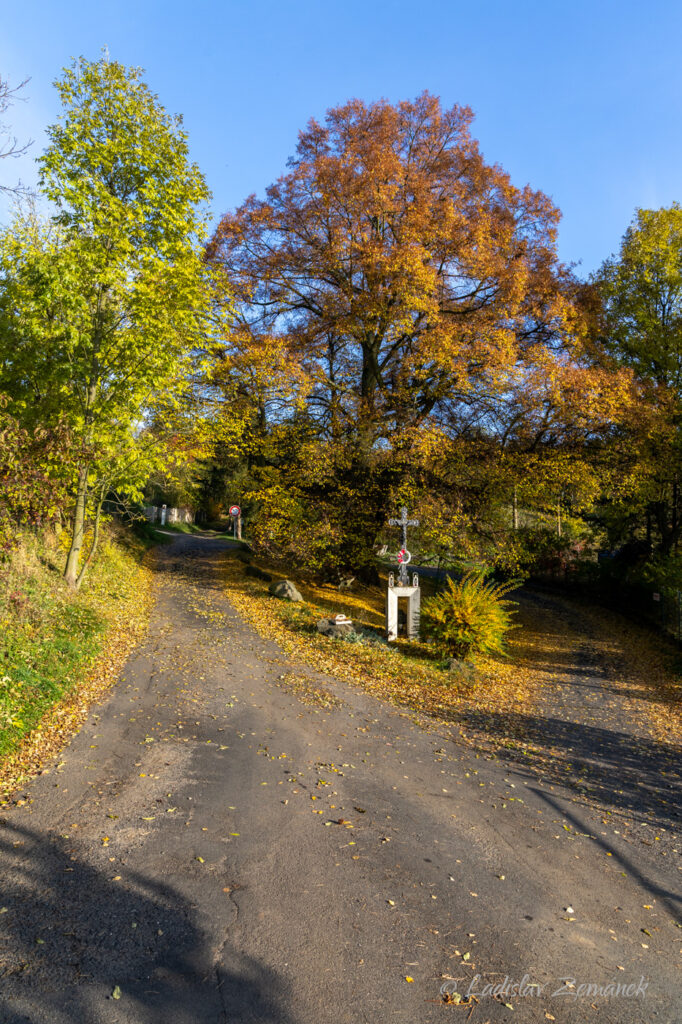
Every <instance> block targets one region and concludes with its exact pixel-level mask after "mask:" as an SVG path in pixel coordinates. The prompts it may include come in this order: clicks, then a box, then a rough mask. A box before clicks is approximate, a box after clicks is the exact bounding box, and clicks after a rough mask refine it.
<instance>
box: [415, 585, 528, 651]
mask: <svg viewBox="0 0 682 1024" xmlns="http://www.w3.org/2000/svg"><path fill="white" fill-rule="evenodd" d="M518 586H519V582H518V580H512V581H510V582H508V583H495V582H493V581H492V580H490V581H487V582H486V580H485V577H484V576H483V575H482V574H481V573H469V574H468V575H466V576H464V578H463V579H461V580H459V581H455V580H452V579H448V581H447V587H446V589H445V590H444V591H443V592H442V593H440V594H437V595H436V596H435V597H432V598H429V600H427V601H425V602H424V607H423V610H422V616H421V626H422V631H423V633H424V635H425V636H426V637H428V638H429V639H430V640H431V641H432V642H433V643H434V645H435V646H436V647H437V649H438V651H439V652H440V653H441V654H442V655H443V656H444V657H450V658H460V659H467V658H468V659H472V658H474V657H475V656H476V655H477V654H484V655H486V654H504V653H505V641H506V637H507V633H508V632H509V630H510V629H512V628H513V623H512V618H511V617H512V615H513V606H514V602H513V601H507V600H505V599H504V597H505V594H508V593H509V591H510V590H514V589H515V588H516V587H518Z"/></svg>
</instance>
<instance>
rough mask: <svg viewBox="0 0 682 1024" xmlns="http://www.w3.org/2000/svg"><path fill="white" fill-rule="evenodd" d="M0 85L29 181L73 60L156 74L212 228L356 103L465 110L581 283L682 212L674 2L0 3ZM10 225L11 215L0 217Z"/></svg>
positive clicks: (16, 164)
mask: <svg viewBox="0 0 682 1024" xmlns="http://www.w3.org/2000/svg"><path fill="white" fill-rule="evenodd" d="M2 8H3V10H2V16H1V18H2V20H1V22H0V74H2V75H3V76H9V78H10V79H11V81H12V82H14V83H17V82H18V81H20V80H21V79H23V78H27V77H28V78H30V79H31V81H30V83H29V85H28V86H27V88H26V89H25V91H24V95H25V97H26V98H25V102H22V103H20V104H17V105H16V106H14V107H13V108H12V110H11V111H10V112H9V115H8V116H9V119H11V123H12V125H13V128H14V130H15V133H16V134H18V135H19V136H20V137H22V138H23V137H27V136H32V137H33V138H34V139H35V144H34V146H33V147H32V150H31V155H30V156H29V157H27V158H23V159H22V160H16V161H9V160H5V161H3V162H2V165H1V166H0V174H1V175H2V178H3V180H7V179H8V178H10V177H11V178H16V177H17V176H18V175H21V177H22V178H23V179H24V180H26V181H29V182H30V181H31V180H34V170H33V158H34V157H35V156H36V155H37V154H38V153H39V152H40V151H41V149H42V148H43V146H44V144H45V142H44V135H43V129H44V127H45V126H46V125H47V124H49V123H50V122H52V121H54V120H56V117H57V115H58V113H59V105H58V103H57V99H56V95H55V93H54V90H53V88H52V84H51V83H52V82H53V80H54V79H55V77H57V75H58V74H59V71H60V68H61V67H62V66H64V65H65V64H67V63H68V61H69V59H70V57H72V56H79V55H84V56H86V57H89V58H96V57H97V56H98V55H99V53H100V50H101V48H102V47H103V46H105V45H106V46H107V47H108V49H109V52H110V54H111V56H112V58H114V59H116V60H120V61H122V62H123V63H125V64H136V65H140V66H142V67H144V68H145V69H146V79H147V81H148V83H149V85H150V86H151V87H152V89H153V90H154V91H155V92H156V93H157V94H158V95H159V97H160V99H161V102H162V103H163V104H164V106H165V107H166V108H167V109H168V110H170V111H172V112H175V113H181V114H183V116H184V119H185V126H186V128H187V130H188V132H189V135H190V146H191V151H192V155H193V157H194V159H195V160H197V162H198V163H199V165H200V166H201V168H202V170H203V172H204V174H205V175H206V178H207V180H208V183H209V186H210V188H211V190H212V192H213V195H214V200H213V204H212V209H213V211H214V213H215V215H216V216H218V215H219V214H221V213H222V212H224V211H225V210H228V209H230V208H232V207H234V206H236V205H238V204H239V203H240V202H241V201H242V200H243V199H244V198H245V197H246V196H247V195H248V194H249V193H251V192H256V193H260V192H262V190H263V189H264V188H265V186H266V185H268V184H269V183H270V182H271V181H273V180H274V179H275V178H277V177H278V175H279V174H281V173H282V172H283V171H284V169H285V164H286V160H287V157H288V156H289V155H290V154H291V153H292V152H293V151H294V148H295V145H296V137H297V133H298V131H299V129H300V128H302V127H303V126H304V125H305V123H306V122H307V120H308V119H309V118H310V117H312V116H315V117H318V118H319V117H321V116H323V114H324V111H325V110H326V109H327V108H328V107H330V106H334V105H336V104H338V103H341V102H343V101H344V100H346V99H349V98H350V97H353V96H357V97H360V98H362V99H364V100H368V101H369V100H374V99H378V98H380V97H385V98H387V99H389V100H391V101H397V100H400V99H404V98H413V97H414V96H416V95H417V94H418V93H420V92H421V91H422V90H424V89H428V90H429V91H430V92H433V93H436V94H437V95H439V96H440V97H441V98H442V100H443V103H444V104H446V105H451V104H452V103H462V104H468V105H469V106H471V107H472V108H473V110H474V112H475V114H476V120H475V122H474V128H473V131H474V135H475V136H476V137H477V138H478V139H479V142H480V144H481V148H482V150H483V153H484V155H485V157H486V159H487V160H488V161H490V162H494V163H499V164H501V165H502V167H504V168H505V170H507V171H508V172H509V173H510V174H511V176H512V180H513V181H514V182H515V183H516V184H518V185H524V184H526V183H529V184H531V185H532V186H533V187H534V188H540V189H542V190H543V191H544V192H547V193H548V194H549V195H550V196H552V198H553V200H554V202H555V203H556V204H557V205H558V206H559V207H560V209H561V210H562V212H563V220H562V223H561V228H560V233H559V252H560V255H561V257H562V259H564V260H566V261H568V262H578V261H580V267H579V272H580V273H582V274H587V273H589V272H591V271H592V270H594V269H596V268H597V267H598V266H599V264H600V263H601V261H602V260H603V259H604V258H605V257H607V256H608V255H609V254H610V253H612V252H613V251H615V250H617V248H618V245H619V241H620V238H621V236H622V234H623V232H624V230H625V228H626V227H627V225H628V223H629V221H630V219H631V218H632V215H633V212H634V210H635V208H636V207H638V206H644V207H658V206H667V205H669V204H670V203H672V202H673V201H674V200H676V199H677V200H682V187H681V186H682V181H681V175H682V130H681V129H682V118H681V116H680V115H681V113H682V61H681V60H680V38H682V34H681V33H682V4H680V3H679V0H650V2H649V3H647V4H646V5H644V4H642V3H641V0H640V2H637V3H636V2H633V0H618V2H616V0H591V2H585V0H573V2H571V3H564V2H561V3H559V2H558V0H544V2H543V0H516V2H506V3H505V2H502V0H487V2H485V3H483V2H480V0H479V2H476V0H450V2H447V0H421V2H419V0H415V2H413V3H406V2H403V0H394V2H392V3H389V2H385V0H364V2H359V0H343V2H335V3H333V2H324V0H317V2H313V0H280V2H274V0H261V2H253V0H251V2H248V0H222V2H219V0H194V3H190V2H187V0H185V2H182V3H180V2H179V0H163V2H162V0H137V2H131V0H108V2H107V3H106V4H104V3H97V2H93V0H89V2H82V0H76V2H74V0H61V2H59V3H57V2H56V0H21V2H10V0H4V2H3V3H2ZM0 217H1V218H2V219H6V217H7V208H6V207H0Z"/></svg>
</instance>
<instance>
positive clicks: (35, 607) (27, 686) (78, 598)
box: [0, 529, 151, 799]
mask: <svg viewBox="0 0 682 1024" xmlns="http://www.w3.org/2000/svg"><path fill="white" fill-rule="evenodd" d="M148 547H149V541H145V540H143V539H140V538H136V537H135V536H133V535H132V534H131V533H129V532H123V531H121V530H113V529H109V530H108V531H107V534H106V536H105V537H104V539H103V542H102V546H101V550H100V553H99V556H98V558H97V559H96V561H95V563H94V565H93V566H92V568H91V570H90V572H89V574H88V575H87V576H86V578H85V580H84V583H83V586H82V588H81V590H80V591H79V592H78V593H74V592H73V591H70V590H69V589H68V588H67V587H66V585H65V584H64V582H63V580H62V577H61V570H62V567H63V560H64V551H63V546H62V545H61V544H60V542H59V540H58V539H57V538H56V537H54V536H53V535H51V534H49V533H48V534H45V535H42V536H37V535H35V534H32V533H25V534H23V535H22V536H21V537H20V538H19V542H18V544H17V546H16V547H15V548H14V549H13V551H12V552H11V554H10V556H9V557H8V559H7V560H6V562H5V563H4V565H2V566H1V567H0V579H1V581H2V583H1V585H2V589H3V590H4V591H5V593H6V595H7V600H6V601H5V602H3V606H2V608H1V610H0V794H3V798H4V799H7V794H8V793H9V792H11V791H12V790H13V789H15V788H16V787H17V786H18V785H20V784H21V783H22V782H23V781H24V780H25V779H26V778H28V777H30V776H32V775H34V774H36V773H37V772H39V771H40V770H41V769H42V768H43V766H44V764H45V762H46V761H47V760H49V759H50V758H51V757H53V756H54V755H55V754H56V753H57V752H58V751H59V750H60V749H61V748H62V747H63V745H64V744H65V743H66V742H67V740H68V739H69V738H70V737H71V736H72V735H73V734H74V733H75V732H77V731H78V729H79V728H80V726H81V724H82V723H83V721H84V720H85V718H86V717H87V715H88V712H89V708H90V706H91V705H92V703H93V702H94V701H96V700H98V699H100V698H101V697H102V696H103V694H104V693H105V692H106V690H107V689H108V688H109V687H110V686H111V685H112V684H113V683H114V682H115V680H116V678H117V676H118V673H119V671H120V669H121V667H122V665H123V662H124V661H125V658H126V657H127V655H128V653H129V651H130V650H131V648H132V647H133V646H134V645H135V643H137V642H138V640H139V638H140V636H141V635H142V633H143V631H144V628H145V626H146V622H147V619H148V612H149V607H150V603H151V571H150V569H149V567H148V565H147V564H146V562H145V559H144V555H145V551H146V549H147V548H148Z"/></svg>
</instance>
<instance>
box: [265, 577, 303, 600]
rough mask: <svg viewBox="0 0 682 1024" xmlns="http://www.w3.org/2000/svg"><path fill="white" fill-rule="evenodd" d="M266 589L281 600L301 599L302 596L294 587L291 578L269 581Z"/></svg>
mask: <svg viewBox="0 0 682 1024" xmlns="http://www.w3.org/2000/svg"><path fill="white" fill-rule="evenodd" d="M268 590H269V591H270V593H271V594H272V596H273V597H279V598H280V599H281V600H282V601H302V600H303V597H302V596H301V594H300V593H299V591H298V590H297V589H296V587H295V586H294V584H293V583H292V582H291V580H276V581H275V582H274V583H271V584H270V586H269V587H268Z"/></svg>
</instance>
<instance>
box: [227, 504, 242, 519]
mask: <svg viewBox="0 0 682 1024" xmlns="http://www.w3.org/2000/svg"><path fill="white" fill-rule="evenodd" d="M241 513H242V510H241V509H240V507H239V505H230V515H231V516H235V517H236V516H239V515H241Z"/></svg>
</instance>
